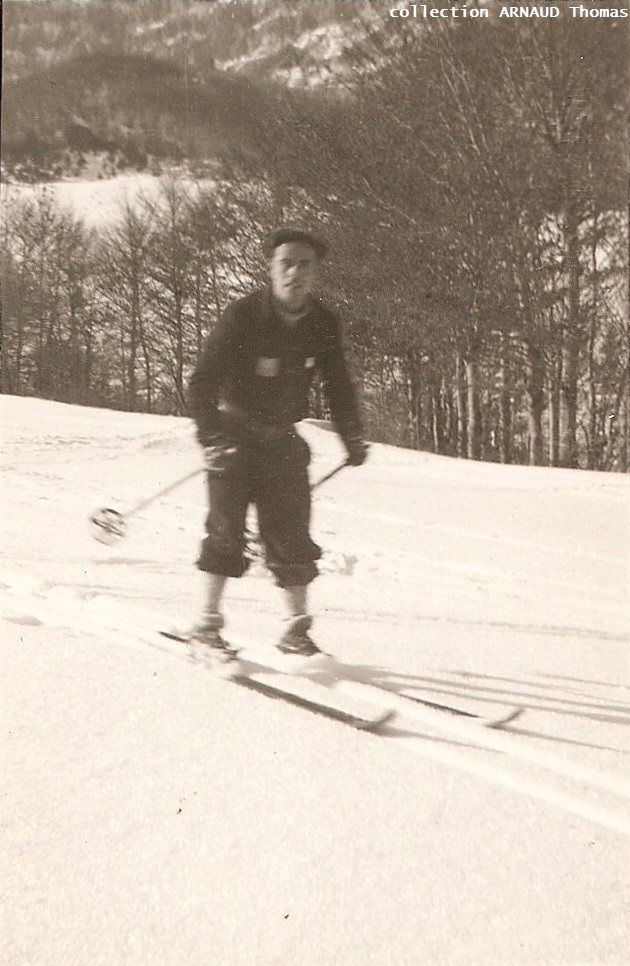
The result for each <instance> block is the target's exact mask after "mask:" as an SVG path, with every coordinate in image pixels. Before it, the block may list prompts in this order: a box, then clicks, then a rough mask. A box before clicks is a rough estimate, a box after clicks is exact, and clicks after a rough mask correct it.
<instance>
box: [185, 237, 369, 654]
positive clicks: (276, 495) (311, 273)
mask: <svg viewBox="0 0 630 966" xmlns="http://www.w3.org/2000/svg"><path fill="white" fill-rule="evenodd" d="M265 252H266V255H267V257H268V275H269V284H268V286H267V287H265V288H263V289H259V290H257V291H255V292H253V293H252V294H250V295H248V296H246V297H245V298H242V299H239V300H238V301H235V302H233V303H231V304H230V305H229V306H228V307H227V309H226V310H225V312H224V313H223V315H222V316H221V318H220V319H219V321H218V323H217V325H216V326H215V328H214V329H213V331H212V333H211V334H210V336H209V337H208V339H207V341H206V343H205V345H204V347H203V350H202V352H201V355H200V358H199V361H198V364H197V367H196V369H195V372H194V373H193V375H192V378H191V380H190V392H189V400H190V411H191V415H192V417H193V419H194V420H195V422H196V425H197V438H198V440H199V442H200V443H201V445H202V446H203V447H204V457H205V465H206V468H207V478H208V491H209V502H210V507H209V512H208V515H207V518H206V536H205V539H204V541H203V543H202V547H201V554H200V557H199V560H198V567H199V569H200V570H202V571H204V572H206V573H207V575H208V586H207V598H206V601H205V607H204V610H203V615H202V619H201V621H200V622H199V624H198V625H197V627H196V628H195V632H194V636H195V638H196V639H197V640H198V641H200V642H202V643H204V644H206V645H208V646H209V647H211V648H214V649H216V651H215V653H216V654H217V655H219V656H220V658H221V659H222V660H230V659H231V658H232V657H233V656H234V654H235V651H234V649H233V648H231V647H230V645H229V644H228V643H226V641H225V640H224V639H223V636H222V634H221V631H222V628H223V625H224V618H223V614H222V606H221V604H222V597H223V592H224V589H225V585H226V582H227V580H228V578H230V577H240V576H242V575H243V573H244V572H245V570H246V569H247V565H248V561H247V559H246V558H245V556H244V549H245V536H244V531H245V520H246V514H247V507H248V505H249V504H250V503H254V504H255V505H256V510H257V515H258V526H259V530H260V537H261V541H262V543H263V545H264V548H265V559H266V563H267V566H268V567H269V569H270V570H271V572H272V573H273V575H274V577H275V580H276V583H277V585H278V586H279V587H280V588H281V590H282V593H283V596H284V598H285V602H286V608H287V613H288V616H287V618H286V621H285V627H284V630H283V633H282V635H281V638H280V641H279V643H278V645H277V646H278V648H279V649H280V651H282V652H284V653H287V654H294V655H299V656H300V657H301V658H309V659H310V658H313V657H316V656H317V655H318V654H320V653H321V652H320V650H319V648H318V647H317V645H316V644H315V643H314V641H313V640H312V639H311V637H310V636H309V629H310V627H311V625H312V620H313V619H312V616H311V615H310V614H309V611H308V604H307V600H308V585H309V584H310V582H311V581H312V580H313V579H314V578H315V577H316V576H317V572H318V571H317V567H316V563H315V561H316V560H317V559H318V558H319V556H320V548H319V547H318V546H317V544H315V543H314V542H313V541H312V540H311V537H310V534H309V522H310V504H311V498H310V485H309V479H308V471H307V467H308V463H309V460H310V451H309V448H308V446H307V444H306V442H305V441H304V439H303V438H302V437H301V436H300V435H298V433H297V432H296V430H295V423H296V422H299V420H301V419H302V418H304V416H306V415H307V412H308V390H309V387H310V384H311V381H312V379H313V376H314V374H315V373H318V374H319V376H320V377H321V379H322V382H323V386H324V391H325V393H326V397H327V400H328V404H329V406H330V410H331V414H332V417H333V421H334V425H335V428H336V430H337V432H338V433H339V435H340V436H341V438H342V440H343V442H344V444H345V447H346V450H347V454H348V463H350V464H351V465H353V466H359V465H360V464H362V463H363V462H364V461H365V459H366V457H367V450H368V447H367V444H366V443H365V442H364V440H363V436H362V430H361V424H360V420H359V415H358V411H357V403H356V397H355V392H354V388H353V386H352V383H351V380H350V377H349V375H348V370H347V368H346V363H345V360H344V355H343V349H342V343H341V335H340V329H339V322H338V320H337V317H336V316H335V314H334V313H333V312H331V311H330V310H329V309H328V308H326V307H325V306H324V305H323V304H322V303H321V302H320V300H319V299H318V298H317V297H316V296H315V294H314V292H315V289H316V286H317V282H318V277H319V267H320V262H321V260H322V259H323V258H324V257H325V255H326V254H327V244H326V242H325V241H324V240H323V239H322V238H321V237H320V236H319V235H317V234H315V233H313V232H311V231H307V230H305V229H302V228H299V227H294V226H285V227H282V228H279V229H277V230H276V231H274V232H273V233H272V235H271V236H270V238H269V239H268V241H267V243H266V246H265Z"/></svg>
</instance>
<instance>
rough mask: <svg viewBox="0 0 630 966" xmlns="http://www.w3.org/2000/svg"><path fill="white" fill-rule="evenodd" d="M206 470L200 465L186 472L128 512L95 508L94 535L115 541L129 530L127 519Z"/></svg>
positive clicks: (108, 541)
mask: <svg viewBox="0 0 630 966" xmlns="http://www.w3.org/2000/svg"><path fill="white" fill-rule="evenodd" d="M204 471H205V467H203V466H200V467H198V468H197V469H196V470H191V471H190V473H186V475H185V476H181V477H180V478H179V479H177V480H174V481H173V482H172V483H169V484H167V486H162V487H160V489H159V490H156V492H155V493H153V494H152V495H151V496H148V497H145V499H143V500H140V502H139V503H136V504H135V506H132V507H131V508H130V509H129V510H127V512H126V513H120V512H119V511H118V510H114V509H113V508H112V507H102V508H101V509H100V510H95V512H94V513H93V514H92V515H91V516H90V523H91V524H92V526H93V528H94V529H93V536H94V538H95V539H96V540H98V541H99V542H100V543H109V544H112V543H115V542H116V541H117V540H120V539H121V538H122V537H124V535H125V532H126V530H127V520H128V519H129V518H130V517H132V516H135V515H136V514H137V513H139V512H140V510H144V508H145V507H147V506H149V505H150V504H151V503H155V501H156V500H159V499H160V497H163V496H166V494H167V493H171V492H172V490H176V489H177V487H179V486H182V485H183V484H184V483H187V482H188V480H192V479H193V478H194V477H195V476H199V474H200V473H203V472H204Z"/></svg>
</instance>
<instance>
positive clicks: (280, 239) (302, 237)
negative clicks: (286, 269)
mask: <svg viewBox="0 0 630 966" xmlns="http://www.w3.org/2000/svg"><path fill="white" fill-rule="evenodd" d="M285 242H304V244H305V245H310V246H311V248H312V249H313V251H314V252H315V253H316V255H317V257H318V258H324V257H325V256H326V255H327V254H328V243H327V242H326V241H325V240H324V239H323V238H322V237H321V235H318V234H317V233H316V232H313V231H309V230H308V229H306V228H300V227H299V225H281V227H280V228H276V230H275V231H272V233H271V234H270V235H269V237H268V238H267V239H266V241H265V245H264V251H265V254H266V255H267V256H269V257H270V256H271V255H273V253H274V251H275V250H276V248H277V247H278V245H284V243H285Z"/></svg>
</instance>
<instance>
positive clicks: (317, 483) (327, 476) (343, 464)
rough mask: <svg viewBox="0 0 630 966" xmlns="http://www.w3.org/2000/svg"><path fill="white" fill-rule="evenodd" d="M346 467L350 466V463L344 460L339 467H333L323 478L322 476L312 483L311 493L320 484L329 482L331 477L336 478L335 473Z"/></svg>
mask: <svg viewBox="0 0 630 966" xmlns="http://www.w3.org/2000/svg"><path fill="white" fill-rule="evenodd" d="M346 466H350V463H349V462H348V460H344V461H343V463H339V465H338V466H335V468H334V469H332V470H330V472H328V473H325V474H324V476H322V477H321V478H320V479H319V480H317V481H316V482H315V483H313V485H312V486H311V492H312V491H313V490H316V489H317V487H318V486H321V485H322V483H327V482H328V480H331V479H332V478H333V476H336V475H337V473H340V472H341V470H343V469H345V468H346Z"/></svg>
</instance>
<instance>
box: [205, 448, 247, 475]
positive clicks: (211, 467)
mask: <svg viewBox="0 0 630 966" xmlns="http://www.w3.org/2000/svg"><path fill="white" fill-rule="evenodd" d="M237 452H238V447H237V446H236V445H235V444H234V443H216V444H215V445H213V446H205V447H204V450H203V461H204V463H205V465H206V469H207V471H208V475H209V476H217V477H218V476H223V474H224V473H225V471H226V470H227V469H228V467H229V466H230V463H231V462H232V461H233V460H234V457H235V456H236V454H237Z"/></svg>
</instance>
